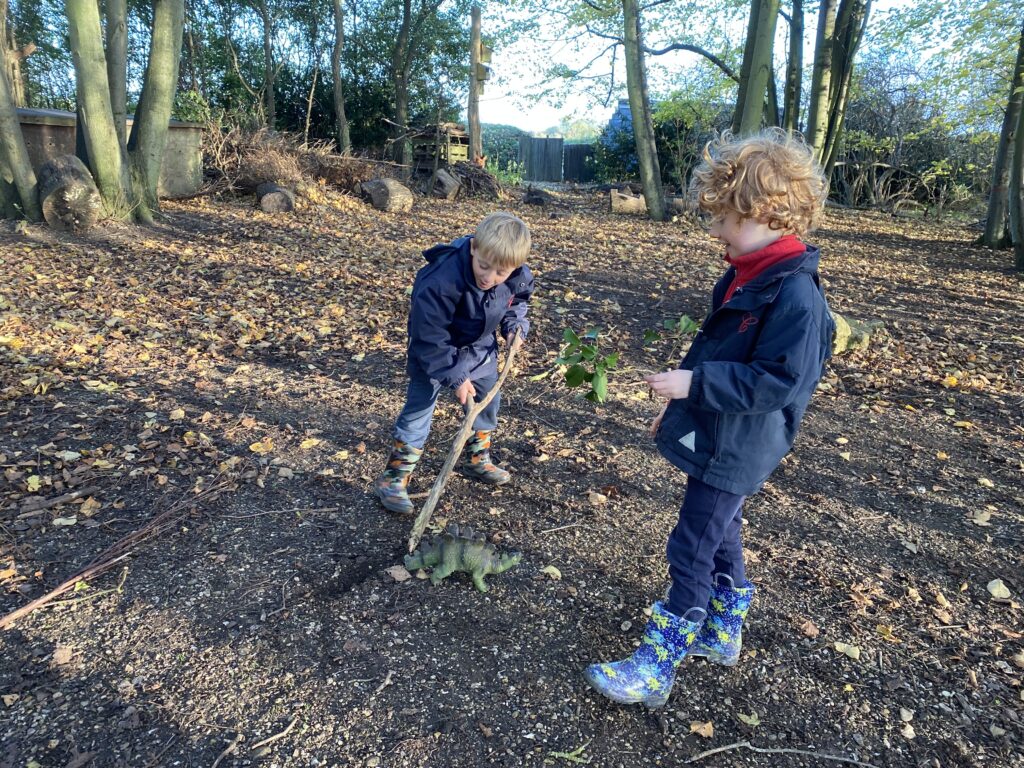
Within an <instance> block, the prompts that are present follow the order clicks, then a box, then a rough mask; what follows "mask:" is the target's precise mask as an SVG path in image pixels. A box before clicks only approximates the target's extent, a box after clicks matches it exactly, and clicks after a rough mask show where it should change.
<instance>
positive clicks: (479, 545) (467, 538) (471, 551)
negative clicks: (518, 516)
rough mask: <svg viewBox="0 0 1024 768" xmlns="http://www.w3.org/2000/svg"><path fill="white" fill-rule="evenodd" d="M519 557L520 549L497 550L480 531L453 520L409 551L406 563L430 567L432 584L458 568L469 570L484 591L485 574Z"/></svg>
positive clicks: (505, 567) (499, 570)
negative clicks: (455, 522)
mask: <svg viewBox="0 0 1024 768" xmlns="http://www.w3.org/2000/svg"><path fill="white" fill-rule="evenodd" d="M522 558H523V556H522V554H521V553H520V552H510V553H508V554H500V553H499V552H498V551H497V550H496V549H495V548H494V546H493V545H491V544H488V543H487V542H486V541H485V539H484V535H483V534H482V533H477V532H476V531H474V530H473V529H472V528H470V527H468V526H464V527H462V528H459V526H457V525H455V524H454V523H452V524H450V525H448V527H447V528H445V529H444V532H443V533H442V534H441V535H440V536H435V537H434V538H432V539H431V540H430V541H428V542H425V543H423V544H421V545H420V548H419V549H417V550H416V551H415V552H413V553H412V554H411V555H406V556H405V567H406V568H407V569H408V570H410V571H413V570H416V569H417V568H432V569H433V570H432V571H431V573H430V583H431V584H440V583H441V582H442V581H443V580H444V579H446V578H447V577H448V576H450V575H451V574H453V573H456V572H459V571H461V572H462V573H468V574H469V575H470V577H471V578H472V579H473V584H474V585H475V586H476V588H477V589H478V590H480V591H481V592H486V591H487V589H488V587H487V584H486V583H484V576H487V575H488V574H491V573H502V572H503V571H507V570H508V569H509V568H514V567H515V566H516V565H518V564H519V561H520V560H522Z"/></svg>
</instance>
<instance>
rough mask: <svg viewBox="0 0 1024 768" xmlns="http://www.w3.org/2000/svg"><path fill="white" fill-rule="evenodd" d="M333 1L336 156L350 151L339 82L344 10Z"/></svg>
mask: <svg viewBox="0 0 1024 768" xmlns="http://www.w3.org/2000/svg"><path fill="white" fill-rule="evenodd" d="M333 1H334V49H333V50H332V51H331V76H332V77H333V78H334V116H335V118H336V119H337V121H338V154H341V155H347V154H349V153H350V152H351V151H352V139H351V137H350V136H349V130H348V118H347V117H346V116H345V91H344V89H343V87H342V80H341V59H342V55H343V54H344V52H345V9H344V6H343V5H342V2H343V0H333Z"/></svg>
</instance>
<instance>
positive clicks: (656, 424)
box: [647, 403, 668, 437]
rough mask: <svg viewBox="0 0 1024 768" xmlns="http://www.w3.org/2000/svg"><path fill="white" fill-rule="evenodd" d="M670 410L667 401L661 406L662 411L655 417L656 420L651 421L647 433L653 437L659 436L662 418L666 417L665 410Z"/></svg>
mask: <svg viewBox="0 0 1024 768" xmlns="http://www.w3.org/2000/svg"><path fill="white" fill-rule="evenodd" d="M667 410H668V403H665V405H663V406H662V407H661V413H659V414H658V415H657V416H655V417H654V421H652V422H651V426H650V428H649V429H648V430H647V434H648V435H650V436H651V437H657V436H658V430H659V429H661V420H662V419H663V418H665V411H667Z"/></svg>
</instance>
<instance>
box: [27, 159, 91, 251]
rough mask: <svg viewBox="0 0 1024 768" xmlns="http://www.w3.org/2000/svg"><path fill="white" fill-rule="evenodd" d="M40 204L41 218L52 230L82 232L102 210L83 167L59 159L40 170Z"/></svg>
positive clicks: (88, 227)
mask: <svg viewBox="0 0 1024 768" xmlns="http://www.w3.org/2000/svg"><path fill="white" fill-rule="evenodd" d="M39 201H40V203H41V205H42V209H43V218H44V219H46V223H47V224H49V225H50V226H51V227H53V228H54V229H60V230H69V231H72V232H84V231H86V230H88V229H91V228H92V227H93V226H94V225H95V224H96V221H97V220H98V219H99V216H100V212H101V211H102V210H103V200H102V198H101V197H100V192H99V190H98V189H96V184H95V182H93V180H92V175H91V174H90V173H89V169H88V168H86V167H85V163H83V162H82V161H81V160H79V159H78V158H77V157H75V156H74V155H61V156H60V157H55V158H54V159H53V160H49V161H47V162H46V163H44V164H43V167H42V168H40V169H39Z"/></svg>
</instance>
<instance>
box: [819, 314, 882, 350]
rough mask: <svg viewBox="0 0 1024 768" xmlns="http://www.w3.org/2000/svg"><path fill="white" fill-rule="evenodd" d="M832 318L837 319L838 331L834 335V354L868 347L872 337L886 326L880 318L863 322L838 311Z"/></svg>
mask: <svg viewBox="0 0 1024 768" xmlns="http://www.w3.org/2000/svg"><path fill="white" fill-rule="evenodd" d="M832 319H833V320H835V321H836V332H835V335H834V336H833V337H832V354H833V355H841V354H843V353H844V352H848V351H849V350H851V349H867V348H868V345H869V344H870V343H871V337H872V336H873V335H874V334H875V332H877V331H878V330H880V329H881V328H883V327H884V324H883V323H882V321H880V320H870V321H867V322H863V321H861V320H856V319H854V318H852V317H846V316H844V315H840V314H839V313H838V312H833V313H832Z"/></svg>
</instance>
